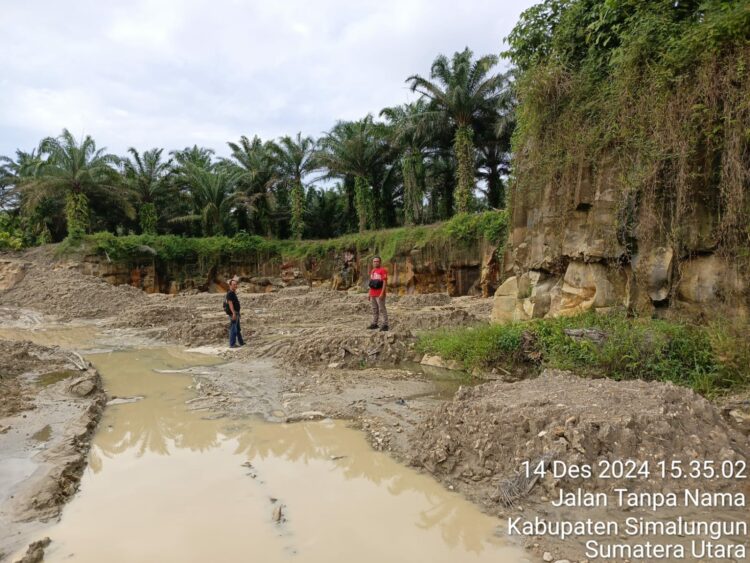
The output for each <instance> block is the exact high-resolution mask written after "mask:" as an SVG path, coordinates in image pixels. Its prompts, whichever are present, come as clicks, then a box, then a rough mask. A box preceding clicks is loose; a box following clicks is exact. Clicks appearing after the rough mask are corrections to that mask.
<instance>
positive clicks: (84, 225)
mask: <svg viewBox="0 0 750 563" xmlns="http://www.w3.org/2000/svg"><path fill="white" fill-rule="evenodd" d="M496 64H497V57H495V56H493V55H489V56H484V57H480V58H478V59H476V60H474V55H473V53H472V52H471V50H469V49H468V48H467V49H465V50H463V51H461V52H459V53H455V55H454V56H453V57H452V59H450V60H449V59H448V58H447V57H445V56H442V55H441V56H438V57H437V58H436V59H435V62H434V63H433V65H432V71H431V74H430V79H431V80H427V79H423V78H421V77H420V76H419V75H414V76H412V77H410V78H409V79H408V80H407V81H408V82H409V83H410V84H411V86H412V89H413V90H414V91H416V92H418V94H419V96H420V97H419V98H418V99H416V100H415V101H413V102H412V103H408V104H404V105H401V106H396V107H391V108H386V109H384V110H382V111H381V112H380V113H379V116H381V117H382V118H383V119H382V120H379V119H376V118H374V117H373V114H368V115H366V116H364V117H363V118H362V119H358V120H354V121H341V122H338V123H336V124H335V125H334V126H333V127H332V128H331V129H330V131H329V132H327V133H324V134H323V135H322V136H321V137H320V138H319V139H313V138H312V137H307V136H304V135H302V134H301V133H297V134H296V136H289V135H283V136H281V137H280V138H278V139H276V140H262V139H260V138H259V137H258V136H245V135H242V136H241V137H240V138H239V140H238V141H237V142H228V143H227V146H228V148H229V155H228V156H227V157H224V158H222V157H217V155H216V153H215V152H214V150H213V149H210V148H206V147H199V146H193V147H186V148H184V149H180V150H173V151H170V152H169V153H168V154H169V156H168V157H167V156H165V151H164V149H162V148H153V149H150V150H145V151H142V152H141V151H139V150H137V149H136V148H134V147H130V148H129V149H128V151H127V154H126V155H125V156H124V157H123V156H117V155H114V154H109V153H108V152H107V151H106V150H105V149H97V145H96V143H95V142H94V140H93V139H92V138H91V137H89V136H85V137H84V138H83V139H81V140H80V141H79V140H77V139H75V138H74V137H73V136H72V135H71V134H70V132H69V131H68V130H67V129H65V130H63V132H62V134H61V135H60V136H58V137H48V138H46V139H44V140H43V141H42V142H41V143H40V145H39V147H38V148H37V149H34V150H32V151H31V152H24V151H21V150H18V151H16V154H15V157H0V209H2V210H3V211H6V212H7V213H9V214H11V215H13V217H14V218H15V219H17V220H18V225H20V228H21V230H22V231H23V236H22V237H21V240H22V241H23V244H24V245H25V246H27V245H33V244H42V243H45V242H59V241H61V240H63V239H65V238H67V239H68V243H66V245H65V246H66V247H67V248H76V247H77V246H79V244H78V241H79V240H80V239H81V237H82V236H83V235H85V234H89V233H92V232H100V231H106V232H109V233H112V234H118V235H123V234H131V235H135V234H141V235H157V234H158V235H176V236H180V237H182V236H187V237H213V236H228V237H233V236H234V235H236V234H238V233H243V232H245V233H250V234H251V235H257V236H263V237H267V238H269V239H273V240H288V239H293V240H302V239H311V240H316V239H326V238H335V237H338V236H341V235H345V234H347V233H352V232H357V231H358V232H360V233H364V232H365V231H366V230H368V229H370V230H375V229H391V228H395V227H400V226H404V225H405V226H410V225H423V224H432V223H435V222H439V221H445V220H448V219H450V218H451V217H453V216H454V215H455V214H456V213H459V212H468V211H472V212H473V211H483V210H487V209H501V208H503V207H504V198H502V197H501V195H502V193H504V187H503V186H504V181H505V178H506V177H507V175H508V173H509V166H508V163H509V159H510V154H509V149H510V136H509V135H508V134H507V131H506V132H505V133H500V130H501V129H500V128H499V123H501V122H502V123H512V122H513V119H512V118H511V117H510V114H512V112H513V107H512V103H509V101H510V100H511V99H512V97H510V96H509V95H507V91H508V90H509V88H510V86H509V82H508V81H507V80H506V78H505V77H504V76H502V75H499V74H497V73H496V72H494V69H495V66H496ZM501 101H502V103H501ZM506 102H508V103H506ZM485 155H491V158H485ZM316 182H320V183H319V184H318V185H316ZM6 238H8V235H7V234H4V235H3V239H6ZM8 244H9V243H8ZM14 244H15V243H14ZM195 246H196V247H201V246H202V243H196V245H195ZM282 246H283V245H282Z"/></svg>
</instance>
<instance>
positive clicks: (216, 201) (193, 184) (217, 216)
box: [172, 163, 238, 236]
mask: <svg viewBox="0 0 750 563" xmlns="http://www.w3.org/2000/svg"><path fill="white" fill-rule="evenodd" d="M183 179H184V181H185V182H186V183H187V186H188V190H189V192H190V198H191V201H192V205H193V213H191V214H189V215H183V216H181V217H176V218H174V219H172V221H174V222H199V223H200V225H201V228H202V231H203V234H204V235H205V236H213V235H224V234H226V233H227V232H228V231H229V230H230V224H231V212H232V210H233V208H234V206H235V205H237V199H238V198H237V195H236V194H235V193H234V188H235V186H236V185H237V180H238V174H236V173H233V172H231V171H229V170H225V169H219V170H215V171H214V170H208V169H206V168H204V167H201V166H198V165H196V164H191V163H188V164H186V165H185V166H184V168H183Z"/></svg>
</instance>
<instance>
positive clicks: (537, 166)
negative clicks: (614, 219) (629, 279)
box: [506, 0, 750, 256]
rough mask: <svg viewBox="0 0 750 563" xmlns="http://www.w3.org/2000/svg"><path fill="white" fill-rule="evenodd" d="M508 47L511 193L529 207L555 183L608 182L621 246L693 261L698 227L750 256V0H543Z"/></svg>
mask: <svg viewBox="0 0 750 563" xmlns="http://www.w3.org/2000/svg"><path fill="white" fill-rule="evenodd" d="M508 41H509V45H510V48H509V50H508V52H507V53H506V55H507V56H509V57H510V59H511V60H512V61H513V63H514V64H515V65H516V67H517V72H516V75H517V82H516V94H517V96H518V99H519V105H518V108H517V116H516V117H517V123H518V127H517V129H516V131H515V137H514V141H513V148H514V150H513V153H514V155H515V159H514V163H513V168H514V175H515V182H514V188H513V193H512V198H513V199H514V200H518V201H530V202H532V204H533V202H534V201H537V199H535V198H536V197H537V196H536V195H535V194H538V193H539V192H541V191H542V190H544V189H545V186H549V185H563V186H567V187H568V189H569V190H570V191H571V192H572V190H573V189H574V188H575V187H576V186H579V187H580V186H581V185H582V182H583V183H584V184H586V185H592V186H597V185H606V186H607V188H608V189H611V190H612V193H613V194H615V195H617V196H618V197H619V201H618V204H619V209H620V213H619V217H620V225H619V229H618V231H619V233H620V235H621V237H622V241H621V242H623V243H626V244H628V243H631V244H632V243H634V242H635V241H638V242H639V243H640V242H642V241H656V242H657V244H660V245H664V246H669V247H671V248H673V249H674V251H675V253H676V254H678V255H683V254H685V253H687V252H691V251H694V250H696V248H697V249H700V248H701V247H700V246H697V245H696V241H695V237H696V236H697V235H696V225H701V228H703V227H710V230H711V232H710V233H709V234H708V235H707V236H706V239H707V240H708V241H710V242H708V243H707V245H708V246H710V247H712V248H717V249H718V250H720V251H723V252H725V253H727V254H729V255H734V256H741V255H742V254H743V252H744V254H747V249H748V248H749V247H750V229H748V224H750V197H748V193H750V190H748V186H749V185H750V134H748V132H749V131H750V9H748V3H747V0H680V1H679V2H675V1H674V0H652V1H649V2H633V1H632V0H544V1H543V2H541V3H540V4H538V5H536V6H534V7H533V8H531V9H529V10H527V11H525V12H524V13H523V14H522V16H521V18H520V21H519V23H518V24H517V25H516V27H515V28H514V30H513V32H512V33H511V34H510V37H509V38H508ZM582 189H583V188H582ZM560 199H561V200H564V198H560ZM553 205H554V202H553ZM559 205H564V202H561V203H560V204H559ZM560 216H561V217H562V214H561V215H560ZM636 218H637V220H636ZM630 250H631V252H636V251H637V249H636V248H632V247H631V248H630Z"/></svg>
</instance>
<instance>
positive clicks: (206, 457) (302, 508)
mask: <svg viewBox="0 0 750 563" xmlns="http://www.w3.org/2000/svg"><path fill="white" fill-rule="evenodd" d="M89 359H90V360H91V361H92V362H93V363H94V364H95V366H96V367H97V368H98V369H99V370H100V372H101V373H102V376H103V378H104V380H105V386H106V388H107V391H108V393H109V394H110V395H117V396H121V397H122V396H133V395H142V396H144V397H145V398H144V399H143V400H141V401H138V402H135V403H126V404H119V405H115V406H112V407H109V408H108V409H107V411H106V412H105V416H104V418H103V420H102V423H101V425H100V430H99V432H98V433H97V435H96V437H95V439H94V443H93V445H92V450H91V455H90V466H89V467H90V475H89V476H88V477H87V478H86V479H87V480H85V481H84V486H83V487H82V488H83V490H84V494H83V495H82V498H81V499H80V501H79V503H80V504H79V505H76V508H75V510H74V511H73V512H74V514H78V513H81V514H83V512H85V510H84V509H83V508H80V506H81V505H84V504H85V498H86V495H85V492H86V491H87V490H89V491H94V490H96V491H98V492H97V495H98V496H99V498H98V500H96V501H92V505H95V506H97V507H98V506H99V505H97V504H96V503H99V504H101V502H102V500H101V495H102V494H109V493H108V491H110V490H117V489H118V488H123V487H125V486H126V485H124V484H122V481H121V479H123V478H126V477H129V478H130V479H131V480H132V479H135V480H138V477H137V476H135V473H137V474H138V475H147V476H146V477H145V478H143V477H141V485H139V486H143V490H142V491H140V492H139V494H145V495H148V496H149V498H151V499H152V500H155V499H154V494H156V495H159V494H162V492H163V494H164V495H166V494H167V492H166V491H160V490H159V489H158V488H156V489H155V490H156V491H157V492H156V493H155V492H154V490H152V489H149V488H148V487H154V485H153V484H151V483H145V485H144V481H151V480H153V481H154V482H156V483H158V482H164V480H165V479H166V480H167V481H169V480H178V479H187V475H186V473H185V470H187V472H188V473H191V474H192V475H193V477H192V478H191V479H192V481H191V482H189V483H186V484H185V486H186V488H187V489H186V493H185V499H187V498H190V495H194V494H196V491H195V490H194V489H195V483H194V479H195V474H206V476H207V477H208V472H210V473H212V474H214V473H217V474H218V473H220V472H225V473H227V476H226V477H217V476H216V475H212V476H211V478H212V479H217V478H218V479H219V482H220V485H217V488H216V489H215V490H213V491H209V492H207V493H206V494H209V495H210V497H211V498H212V500H210V501H201V500H200V499H197V498H196V499H194V500H193V501H191V502H192V504H193V505H195V510H196V511H200V510H201V508H200V504H201V503H208V502H215V499H216V498H221V499H225V500H224V501H223V502H224V503H225V504H226V505H230V504H231V503H233V502H237V498H240V497H242V495H247V494H251V493H248V491H247V489H246V488H247V487H248V486H249V484H256V485H257V484H262V486H263V487H265V488H266V489H265V490H266V491H267V493H266V494H265V497H264V499H263V502H264V503H267V502H268V501H267V498H268V496H275V497H277V498H282V499H283V502H284V503H285V504H286V506H287V507H288V510H289V513H290V514H291V516H290V518H291V520H290V524H289V525H290V526H291V527H292V529H293V530H294V532H295V533H296V534H299V535H300V537H302V538H305V541H306V542H307V543H306V544H305V548H306V549H307V550H308V551H313V552H314V551H315V550H316V549H317V550H322V551H321V553H325V554H329V555H330V553H329V551H326V550H329V549H330V547H329V544H330V545H331V546H333V545H336V544H338V543H341V542H342V541H343V542H344V543H351V542H364V543H365V544H366V543H367V542H370V541H375V538H376V537H379V538H381V540H382V538H386V537H387V538H390V541H391V542H395V543H394V544H393V545H390V546H387V547H388V549H404V550H406V552H408V551H409V550H410V549H415V546H416V547H417V548H419V549H420V550H421V551H419V553H422V554H423V555H426V552H425V551H424V549H425V547H424V546H422V545H421V544H420V541H419V540H418V539H417V538H418V537H421V536H419V532H418V531H419V530H421V531H422V532H428V531H430V532H431V533H437V534H438V535H439V537H440V538H441V539H442V545H443V547H442V548H441V549H444V550H445V549H449V550H450V552H453V551H455V550H458V551H459V552H460V553H455V554H454V555H456V556H457V557H459V558H461V556H466V555H467V554H469V553H470V554H472V557H473V560H478V559H484V558H485V557H488V560H492V561H503V560H508V561H518V560H520V559H519V558H518V553H517V552H514V554H513V556H512V557H509V558H506V559H503V557H498V555H500V554H501V553H503V552H504V551H506V548H504V547H503V545H502V542H500V541H498V540H497V539H496V538H493V537H492V530H493V528H494V526H495V524H496V523H497V521H496V520H494V519H491V518H489V517H487V516H484V515H482V514H481V513H479V511H477V510H476V508H474V507H473V506H472V505H471V504H469V503H468V502H466V501H464V500H463V499H461V497H459V496H458V495H456V494H453V493H450V492H448V491H446V490H444V489H443V488H442V487H441V486H440V485H438V484H437V483H436V482H434V481H433V480H432V479H430V478H428V477H426V476H424V475H420V474H418V473H416V472H415V471H412V470H409V469H407V468H405V467H403V466H401V465H399V464H397V463H396V462H394V461H393V460H392V459H391V458H389V457H388V456H387V455H385V454H382V453H379V452H374V451H373V450H372V449H371V448H370V447H369V445H368V444H367V442H366V441H365V440H364V438H363V436H362V434H361V433H359V432H356V431H354V430H351V429H349V428H347V427H346V426H345V424H343V423H341V422H332V421H321V422H311V423H298V424H269V423H264V422H261V421H247V420H240V421H237V420H234V421H232V420H226V419H219V420H213V419H210V418H207V416H206V413H205V412H196V411H190V410H188V409H187V408H186V405H185V402H186V401H187V400H189V399H190V398H191V396H192V395H191V394H190V391H189V390H188V389H187V387H188V385H190V383H191V378H190V377H189V376H186V375H183V374H165V373H156V372H155V371H154V370H156V369H159V370H163V369H175V368H180V367H185V366H186V365H188V364H192V365H195V364H196V363H199V362H200V363H204V364H206V363H210V362H211V360H210V359H209V358H204V357H200V356H195V355H186V354H180V353H176V352H175V351H172V350H168V349H154V350H145V351H138V352H114V353H110V354H102V355H92V356H90V358H89ZM227 456H232V457H233V459H234V461H231V460H230V461H228V458H227ZM134 460H139V461H137V463H138V465H134V463H136V462H135V461H134ZM244 461H249V462H251V464H252V466H253V471H254V472H256V473H257V480H255V481H251V480H250V478H249V477H247V471H246V470H245V469H244V468H242V467H241V465H242V463H243V462H244ZM148 463H150V464H151V465H152V466H153V467H152V468H151V469H149V471H147V472H145V471H144V470H143V464H148ZM108 467H109V468H110V471H107V469H108ZM136 468H138V469H137V471H136ZM214 468H215V471H214ZM94 475H102V476H103V477H97V478H98V479H100V480H101V481H102V482H99V483H98V484H96V485H95V483H94V482H93V479H95V477H94ZM89 479H90V481H89ZM118 479H119V480H120V481H118ZM103 482H107V483H108V484H107V486H104V484H103ZM87 483H89V485H87ZM127 486H131V487H132V485H127ZM172 486H174V483H170V488H171V487H172ZM103 491H107V492H106V493H105V492H103ZM243 491H244V492H243ZM199 492H200V491H199ZM384 493H386V494H384ZM92 494H93V493H92ZM234 497H237V498H234ZM118 502H119V507H118V510H124V511H126V512H127V510H128V509H127V507H125V506H123V500H122V499H118ZM161 504H164V505H166V509H167V510H168V509H169V507H170V503H169V501H168V500H164V501H163V502H161ZM139 506H143V505H142V504H141V505H139ZM263 506H264V509H263V510H264V511H265V510H267V508H265V507H266V506H267V505H266V504H263ZM97 510H98V511H100V510H101V508H96V509H94V508H91V509H89V512H90V513H91V515H92V516H90V517H93V518H96V517H97ZM171 510H172V511H174V510H179V509H178V508H176V507H174V506H172V507H171ZM227 510H230V509H229V508H227ZM231 510H235V509H231ZM236 510H238V511H239V510H240V509H236ZM136 511H137V509H136ZM164 517H165V518H169V513H167V514H165V516H164ZM76 518H79V517H78V516H76ZM80 518H81V520H80V521H77V520H75V519H71V520H70V521H69V524H68V528H69V529H71V530H72V529H75V528H78V529H80V527H81V526H84V525H85V524H84V522H85V521H86V520H85V518H84V517H83V516H81V517H80ZM243 518H244V517H243ZM74 524H75V525H74ZM258 525H262V524H258ZM350 527H351V528H356V529H357V531H356V533H354V535H352V536H351V537H345V536H347V533H346V531H347V530H349V529H350ZM360 528H361V529H360ZM370 529H372V530H373V532H374V534H369V533H367V532H368V531H369V530H370ZM358 534H359V535H358ZM371 536H372V537H371ZM431 537H433V538H434V537H435V536H431ZM239 539H241V538H239ZM239 539H238V541H239ZM256 539H257V538H256ZM381 543H382V541H381ZM428 543H430V548H429V551H430V553H432V550H433V549H437V546H434V545H432V543H434V540H430V541H429V542H428ZM440 543H441V542H439V541H438V542H437V544H440ZM401 544H403V545H402V546H401ZM323 546H325V549H324V547H323ZM399 546H401V547H399ZM488 548H491V549H488ZM373 549H375V548H374V547H373ZM379 549H381V551H382V548H379ZM434 556H435V557H436V558H437V559H433V560H445V559H443V558H444V557H445V556H446V553H444V552H439V550H438V551H435V554H434ZM373 557H374V552H373V553H371V554H369V555H368V556H367V557H366V558H365V559H367V560H378V559H377V558H375V559H372V558H373ZM306 560H307V559H306ZM315 560H318V559H317V558H316V559H315ZM320 560H327V559H326V558H325V557H323V556H322V555H321V559H320ZM447 560H452V559H451V558H449V559H447Z"/></svg>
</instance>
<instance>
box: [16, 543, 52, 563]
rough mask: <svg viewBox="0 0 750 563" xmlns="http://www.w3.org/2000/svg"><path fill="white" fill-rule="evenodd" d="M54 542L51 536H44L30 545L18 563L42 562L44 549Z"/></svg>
mask: <svg viewBox="0 0 750 563" xmlns="http://www.w3.org/2000/svg"><path fill="white" fill-rule="evenodd" d="M51 543H52V540H51V539H49V538H43V539H41V540H39V541H35V542H34V543H32V544H30V545H29V548H28V549H27V550H26V554H25V555H24V556H23V557H22V558H21V559H19V560H18V561H17V562H16V563H41V562H42V561H44V550H45V548H46V547H47V546H48V545H49V544H51Z"/></svg>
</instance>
